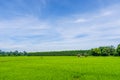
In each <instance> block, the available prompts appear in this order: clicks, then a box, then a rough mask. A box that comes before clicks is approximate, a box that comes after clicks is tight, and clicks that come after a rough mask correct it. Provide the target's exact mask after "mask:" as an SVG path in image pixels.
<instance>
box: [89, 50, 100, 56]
mask: <svg viewBox="0 0 120 80" xmlns="http://www.w3.org/2000/svg"><path fill="white" fill-rule="evenodd" d="M91 54H92V55H93V56H99V55H100V54H101V51H100V49H99V48H93V49H91Z"/></svg>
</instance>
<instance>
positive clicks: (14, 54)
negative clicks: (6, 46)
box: [0, 50, 28, 56]
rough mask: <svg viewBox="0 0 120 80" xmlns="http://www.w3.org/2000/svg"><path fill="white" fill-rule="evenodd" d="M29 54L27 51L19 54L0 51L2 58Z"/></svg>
mask: <svg viewBox="0 0 120 80" xmlns="http://www.w3.org/2000/svg"><path fill="white" fill-rule="evenodd" d="M27 55H28V53H27V52H26V51H23V52H19V51H17V50H16V51H10V52H5V51H2V50H0V56H27Z"/></svg>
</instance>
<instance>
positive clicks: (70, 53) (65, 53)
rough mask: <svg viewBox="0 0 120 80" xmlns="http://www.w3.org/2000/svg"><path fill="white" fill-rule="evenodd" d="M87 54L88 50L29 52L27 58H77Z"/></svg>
mask: <svg viewBox="0 0 120 80" xmlns="http://www.w3.org/2000/svg"><path fill="white" fill-rule="evenodd" d="M89 52H90V51H89V50H73V51H52V52H30V53H29V54H28V56H77V54H81V55H86V54H89Z"/></svg>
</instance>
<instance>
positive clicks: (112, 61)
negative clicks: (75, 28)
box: [0, 56, 120, 80]
mask: <svg viewBox="0 0 120 80" xmlns="http://www.w3.org/2000/svg"><path fill="white" fill-rule="evenodd" d="M0 80H120V58H119V57H80V58H78V57H76V56H69V57H68V56H54V57H53V56H49V57H47V56H46V57H45V56H41V57H37V56H36V57H32V56H31V57H27V56H21V57H0Z"/></svg>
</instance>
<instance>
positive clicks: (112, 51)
mask: <svg viewBox="0 0 120 80" xmlns="http://www.w3.org/2000/svg"><path fill="white" fill-rule="evenodd" d="M115 53H116V51H115V47H114V46H112V45H111V46H110V55H112V56H113V55H115Z"/></svg>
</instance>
